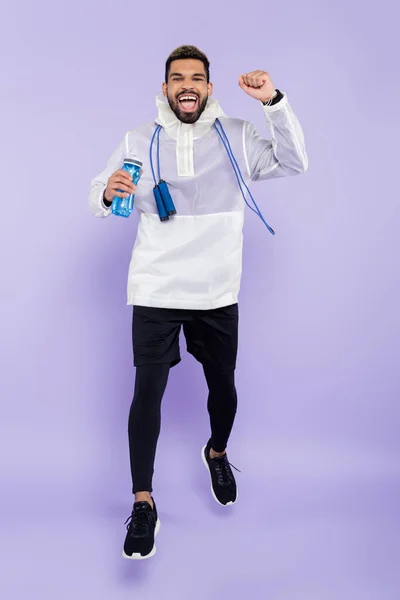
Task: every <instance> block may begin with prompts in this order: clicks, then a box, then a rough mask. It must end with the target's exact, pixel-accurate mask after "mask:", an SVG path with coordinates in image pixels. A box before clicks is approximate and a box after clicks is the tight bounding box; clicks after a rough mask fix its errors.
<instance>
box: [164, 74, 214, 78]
mask: <svg viewBox="0 0 400 600" xmlns="http://www.w3.org/2000/svg"><path fill="white" fill-rule="evenodd" d="M169 76H170V77H183V75H182V73H170V74H169ZM192 77H203V78H204V79H205V78H206V76H205V75H204V73H193V75H192Z"/></svg>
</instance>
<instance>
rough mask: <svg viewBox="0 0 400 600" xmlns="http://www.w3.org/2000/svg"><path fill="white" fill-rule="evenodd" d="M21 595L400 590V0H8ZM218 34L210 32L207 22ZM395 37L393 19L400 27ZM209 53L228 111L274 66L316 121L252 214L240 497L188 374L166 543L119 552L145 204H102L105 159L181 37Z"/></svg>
mask: <svg viewBox="0 0 400 600" xmlns="http://www.w3.org/2000/svg"><path fill="white" fill-rule="evenodd" d="M0 11H1V12H0V22H1V23H2V38H1V41H0V43H1V46H2V47H1V48H0V49H1V53H0V55H1V56H2V61H4V66H3V68H2V71H1V72H2V77H1V93H0V103H1V117H2V121H3V124H2V127H1V136H0V144H1V166H2V178H1V180H2V186H1V192H2V194H1V195H2V200H3V211H2V215H1V234H0V238H1V256H2V261H1V265H2V269H1V282H2V298H1V300H2V306H1V315H2V325H1V332H2V334H1V341H2V344H1V356H0V359H1V366H2V374H1V384H0V385H1V390H0V392H1V399H2V411H1V424H0V439H1V442H2V444H1V445H2V449H1V450H2V451H1V452H0V478H1V483H2V485H1V511H0V519H1V536H0V539H1V542H0V544H1V570H2V571H3V574H2V576H1V585H0V595H1V596H2V597H3V598H7V599H9V600H11V599H14V598H15V599H19V598H23V597H27V596H29V598H33V599H38V600H39V599H40V600H47V599H49V600H50V599H51V600H53V599H54V598H57V599H62V600H64V599H65V600H70V599H71V598H79V599H80V598H96V599H98V600H106V599H107V600H108V599H111V598H112V599H113V600H114V599H115V600H117V599H120V598H121V599H122V598H140V599H141V600H158V599H162V600H169V599H170V598H171V599H174V600H186V599H187V598H190V599H191V600H192V599H193V600H203V599H204V598H207V599H209V600H214V599H218V600H219V599H220V598H225V597H226V598H234V599H236V598H237V599H239V598H242V597H243V595H245V594H249V595H252V596H253V597H254V598H257V599H258V598H262V599H264V598H266V599H268V600H269V599H271V600H314V599H315V600H321V599H323V600H331V599H332V600H339V599H340V600H342V599H347V598H349V599H350V598H351V599H352V600H353V599H358V598H360V599H362V600H372V599H373V600H375V599H379V600H395V599H396V600H397V599H398V598H399V594H400V572H399V568H398V566H399V551H400V543H399V533H400V532H399V520H398V517H399V509H398V505H399V495H398V493H399V461H398V453H399V446H400V443H399V436H398V423H399V403H398V400H399V392H400V382H399V354H400V352H399V351H400V348H399V334H400V323H399V305H400V283H399V252H400V242H399V233H398V232H399V216H400V215H399V192H398V181H399V179H398V156H399V148H398V143H399V142H398V140H399V120H398V115H399V110H398V103H399V98H400V86H399V79H398V59H396V54H397V57H398V54H399V43H398V32H397V23H398V18H396V17H398V15H395V14H394V12H395V10H394V2H388V1H381V2H379V3H373V2H361V1H359V2H355V1H353V2H348V1H346V2H344V1H343V0H337V1H336V2H328V1H324V2H317V3H315V2H314V1H311V0H306V1H305V2H301V3H300V2H295V1H294V0H292V1H291V2H283V3H282V2H277V1H275V2H268V3H266V2H262V1H261V0H258V1H255V0H248V1H247V2H245V3H244V5H243V6H241V5H240V4H238V5H237V7H236V9H235V8H233V6H232V4H230V3H228V4H227V5H226V6H225V7H224V6H223V3H222V2H220V3H218V2H215V1H213V2H210V1H209V0H206V1H204V2H198V3H195V4H193V3H191V4H187V3H172V2H167V3H161V2H159V3H158V4H157V3H154V2H153V3H146V2H144V3H133V2H127V1H122V2H115V3H112V2H105V0H99V1H97V2H94V1H91V2H89V1H85V0H83V1H80V2H78V1H77V0H72V1H70V2H69V3H59V2H50V1H47V2H45V1H43V0H36V1H35V2H31V1H28V0H25V1H23V2H21V1H20V2H18V1H14V2H10V1H9V2H8V3H5V2H4V3H2V5H1V8H0ZM195 32H197V33H195ZM395 36H396V37H395ZM182 43H193V44H196V45H198V46H199V47H200V48H202V49H203V50H204V51H205V52H206V53H207V54H208V55H209V57H210V59H211V63H212V80H213V82H214V85H215V89H214V95H215V97H216V98H218V99H219V101H220V103H221V105H222V107H223V108H224V110H225V112H227V114H229V115H230V116H235V117H241V118H245V119H248V120H251V121H252V122H253V123H254V124H255V125H256V126H257V127H258V128H259V130H260V131H264V132H266V128H265V126H264V122H263V114H262V110H261V108H260V107H259V105H258V103H256V102H255V101H253V100H252V99H250V98H248V97H247V96H246V95H245V94H243V92H242V91H241V90H240V89H239V87H238V86H237V77H238V75H239V74H241V73H242V72H245V71H250V70H254V69H265V70H268V71H269V72H270V74H271V76H272V78H273V81H274V83H275V85H276V86H277V87H279V88H280V89H282V90H283V91H286V92H287V94H288V96H289V100H290V102H291V103H292V105H293V107H294V109H295V111H296V114H297V116H298V118H299V119H300V122H301V124H302V126H303V128H304V131H305V135H306V142H307V150H308V153H309V159H310V169H309V171H308V173H307V174H306V175H303V176H301V177H295V178H288V179H282V180H277V181H273V182H265V183H262V184H258V185H254V186H253V191H254V192H255V196H256V199H257V200H258V202H259V204H260V206H261V207H262V208H263V211H264V214H265V216H266V218H267V220H268V221H269V222H270V223H271V225H272V226H273V227H274V228H275V230H276V231H277V235H276V237H275V238H273V237H272V236H270V235H269V234H268V232H267V231H266V230H265V228H264V226H263V225H262V223H261V222H260V221H259V220H258V219H257V218H256V217H255V215H253V213H251V212H250V211H247V213H246V226H245V249H244V275H243V282H242V292H241V298H240V304H241V323H240V328H241V344H240V360H239V366H238V371H237V383H238V391H239V394H240V410H239V413H238V420H237V423H236V426H235V429H234V434H233V437H232V441H231V444H230V459H231V461H232V462H233V463H234V464H235V465H237V466H238V467H239V468H241V470H242V473H241V474H239V475H238V481H239V485H240V501H239V503H238V504H237V506H236V507H234V508H233V510H230V511H229V510H228V511H225V510H224V509H222V508H221V510H220V507H218V506H217V505H216V504H215V503H214V502H213V500H212V499H211V496H210V494H209V483H208V479H207V474H206V471H205V469H204V467H203V465H202V464H201V462H200V457H199V452H200V447H201V445H202V444H203V443H204V442H205V440H206V439H207V435H208V420H207V413H206V410H205V405H206V390H205V384H204V381H203V378H202V373H201V369H200V367H199V366H198V365H197V364H196V363H195V361H194V360H193V359H192V358H191V357H187V356H186V357H185V359H184V361H183V363H182V364H181V365H180V366H179V367H177V368H176V369H175V370H174V371H173V372H172V375H171V379H170V384H169V387H168V391H167V394H166V396H165V399H164V405H163V430H162V435H161V438H160V443H159V452H158V460H157V465H156V468H157V470H156V477H155V493H156V500H157V502H158V504H159V507H160V512H161V520H162V525H163V526H162V529H161V533H160V537H159V538H158V544H157V545H158V553H157V555H156V557H155V558H154V559H152V560H151V561H148V562H145V563H131V562H128V561H123V559H122V557H121V547H122V543H123V538H124V532H125V528H124V525H123V522H124V520H125V518H126V517H127V516H128V515H129V512H130V508H131V496H130V477H129V463H128V451H127V433H126V429H127V415H128V409H129V404H130V401H131V396H132V388H133V377H134V372H133V369H132V367H131V363H132V355H131V334H130V326H131V308H130V307H127V306H126V305H125V302H126V299H125V293H126V292H125V288H126V277H127V268H128V263H129V259H130V252H131V248H132V245H133V242H134V238H135V227H136V219H134V218H131V219H130V220H129V221H125V220H122V219H117V218H110V219H107V220H97V219H95V218H93V217H92V216H91V215H90V214H89V211H88V192H89V184H90V180H91V178H92V177H93V176H94V175H95V174H96V173H98V172H99V171H100V170H102V168H103V167H104V165H105V161H106V160H107V158H108V156H109V154H110V153H111V151H112V150H113V149H114V148H115V146H116V145H117V143H118V142H119V140H120V139H121V137H122V136H123V134H124V133H125V131H126V130H128V129H131V128H134V127H135V126H137V125H139V124H140V123H142V122H144V121H146V120H149V119H152V118H153V116H154V115H155V107H154V96H155V95H156V94H157V93H159V90H160V87H161V83H162V80H163V73H164V62H165V59H166V57H167V55H168V53H169V52H170V51H171V50H172V49H174V48H175V47H176V46H178V45H180V44H182Z"/></svg>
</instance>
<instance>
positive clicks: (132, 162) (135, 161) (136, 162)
mask: <svg viewBox="0 0 400 600" xmlns="http://www.w3.org/2000/svg"><path fill="white" fill-rule="evenodd" d="M124 163H128V165H136V166H137V167H142V166H143V163H142V161H141V160H138V159H137V158H132V157H130V156H129V157H126V158H125V159H124Z"/></svg>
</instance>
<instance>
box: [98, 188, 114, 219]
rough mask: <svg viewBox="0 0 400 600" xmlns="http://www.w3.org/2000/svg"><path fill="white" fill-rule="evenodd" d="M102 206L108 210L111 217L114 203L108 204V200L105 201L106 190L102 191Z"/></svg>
mask: <svg viewBox="0 0 400 600" xmlns="http://www.w3.org/2000/svg"><path fill="white" fill-rule="evenodd" d="M100 204H101V207H102V208H103V209H104V210H106V211H107V214H108V215H109V214H110V213H111V204H112V202H108V200H105V198H104V190H102V191H101V196H100Z"/></svg>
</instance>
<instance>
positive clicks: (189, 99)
mask: <svg viewBox="0 0 400 600" xmlns="http://www.w3.org/2000/svg"><path fill="white" fill-rule="evenodd" d="M178 102H179V105H180V107H181V108H182V110H183V111H184V112H193V111H194V110H196V108H197V104H198V102H199V99H198V97H197V96H195V95H194V94H182V95H181V96H179V98H178Z"/></svg>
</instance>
